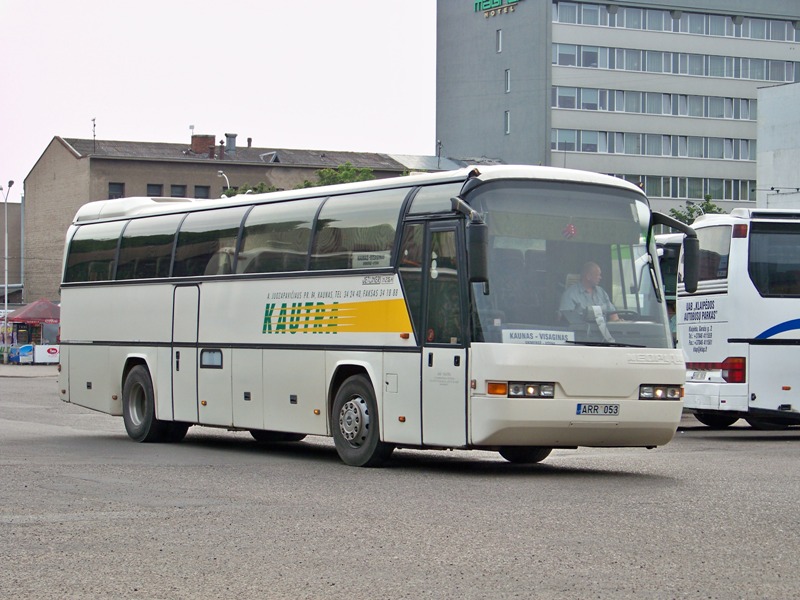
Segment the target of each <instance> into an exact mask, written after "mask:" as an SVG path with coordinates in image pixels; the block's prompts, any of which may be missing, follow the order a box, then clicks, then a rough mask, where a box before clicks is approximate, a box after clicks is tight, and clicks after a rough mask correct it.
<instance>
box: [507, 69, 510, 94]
mask: <svg viewBox="0 0 800 600" xmlns="http://www.w3.org/2000/svg"><path fill="white" fill-rule="evenodd" d="M510 91H511V69H506V94H507V93H509V92H510Z"/></svg>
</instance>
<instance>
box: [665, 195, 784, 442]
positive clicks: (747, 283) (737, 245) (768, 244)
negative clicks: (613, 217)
mask: <svg viewBox="0 0 800 600" xmlns="http://www.w3.org/2000/svg"><path fill="white" fill-rule="evenodd" d="M692 227H693V228H694V229H695V231H696V232H697V237H698V239H699V243H700V266H699V283H698V287H697V292H696V293H694V294H689V293H687V292H686V291H685V290H684V289H683V288H682V286H681V284H678V307H677V311H678V338H679V340H680V344H681V346H682V347H683V350H684V353H685V354H686V362H687V381H686V397H685V405H686V408H687V409H689V410H691V411H692V412H693V413H694V414H695V416H696V417H697V419H698V420H699V421H700V422H701V423H703V424H705V425H708V426H710V427H720V428H721V427H728V426H730V425H732V424H733V423H735V422H736V421H737V420H738V419H740V418H744V419H745V420H746V421H747V422H748V423H749V424H750V425H751V426H753V427H756V428H777V427H785V426H788V425H792V424H800V368H798V367H799V366H800V212H797V211H787V210H777V209H764V210H760V209H743V208H737V209H734V210H733V211H732V212H731V214H729V215H725V214H719V215H717V214H709V215H704V216H701V217H699V218H698V219H697V220H696V221H695V222H694V223H693V224H692Z"/></svg>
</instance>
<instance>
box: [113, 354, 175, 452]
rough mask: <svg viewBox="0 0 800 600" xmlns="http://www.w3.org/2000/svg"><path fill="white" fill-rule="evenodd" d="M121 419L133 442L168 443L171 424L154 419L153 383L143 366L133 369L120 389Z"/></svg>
mask: <svg viewBox="0 0 800 600" xmlns="http://www.w3.org/2000/svg"><path fill="white" fill-rule="evenodd" d="M122 419H123V420H124V421H125V431H127V432H128V436H130V438H131V439H132V440H133V441H135V442H165V441H169V433H170V426H171V425H172V423H165V422H162V421H159V420H158V419H156V403H155V394H154V393H153V381H152V380H151V379H150V372H149V371H148V370H147V367H145V366H143V365H136V366H135V367H133V368H132V369H131V370H130V373H128V376H127V377H126V378H125V385H124V386H123V388H122ZM185 433H186V432H185V431H184V434H185Z"/></svg>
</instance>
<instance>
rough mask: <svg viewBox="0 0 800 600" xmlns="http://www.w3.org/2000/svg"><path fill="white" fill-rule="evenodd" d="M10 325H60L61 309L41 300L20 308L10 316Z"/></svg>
mask: <svg viewBox="0 0 800 600" xmlns="http://www.w3.org/2000/svg"><path fill="white" fill-rule="evenodd" d="M8 322H9V323H33V324H41V323H60V322H61V308H59V307H58V305H56V304H53V303H52V302H50V301H49V300H45V299H44V298H41V299H39V300H37V301H36V302H32V303H31V304H28V305H27V306H23V307H22V308H18V309H17V310H15V311H14V312H12V313H11V314H9V315H8Z"/></svg>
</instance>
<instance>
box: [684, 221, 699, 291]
mask: <svg viewBox="0 0 800 600" xmlns="http://www.w3.org/2000/svg"><path fill="white" fill-rule="evenodd" d="M699 278H700V241H699V240H698V239H697V236H688V235H687V236H686V237H685V238H684V239H683V287H684V288H686V291H687V292H689V293H690V294H694V293H695V292H696V291H697V281H698V279H699Z"/></svg>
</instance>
